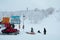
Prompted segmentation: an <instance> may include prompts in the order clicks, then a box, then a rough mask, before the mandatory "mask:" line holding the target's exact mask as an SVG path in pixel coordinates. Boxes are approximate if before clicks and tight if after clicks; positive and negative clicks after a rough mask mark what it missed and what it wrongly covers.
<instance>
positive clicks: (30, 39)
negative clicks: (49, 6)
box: [0, 12, 60, 40]
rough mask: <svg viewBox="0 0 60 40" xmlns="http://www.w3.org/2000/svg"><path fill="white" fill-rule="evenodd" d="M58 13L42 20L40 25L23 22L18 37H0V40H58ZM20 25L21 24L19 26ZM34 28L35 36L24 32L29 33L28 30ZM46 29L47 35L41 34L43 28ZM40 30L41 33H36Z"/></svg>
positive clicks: (59, 25)
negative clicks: (23, 26) (23, 24)
mask: <svg viewBox="0 0 60 40" xmlns="http://www.w3.org/2000/svg"><path fill="white" fill-rule="evenodd" d="M58 16H59V13H58V12H54V13H53V14H52V15H50V16H48V17H47V18H44V20H42V22H41V23H38V24H31V23H30V21H29V20H28V19H27V20H25V22H24V23H25V29H24V30H23V29H22V28H21V29H20V34H18V35H0V40H60V38H59V37H60V32H59V30H60V21H58V20H59V18H58ZM21 25H22V24H21ZM31 27H33V28H34V32H35V33H36V34H35V35H29V34H26V33H25V32H30V28H31ZM44 27H45V28H46V29H47V34H46V35H44V34H43V28H44ZM37 30H40V31H41V32H42V33H37Z"/></svg>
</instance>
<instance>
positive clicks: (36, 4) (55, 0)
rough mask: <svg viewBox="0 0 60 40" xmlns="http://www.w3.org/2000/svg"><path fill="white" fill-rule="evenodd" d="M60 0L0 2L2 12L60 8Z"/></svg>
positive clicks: (3, 0) (4, 0)
mask: <svg viewBox="0 0 60 40" xmlns="http://www.w3.org/2000/svg"><path fill="white" fill-rule="evenodd" d="M59 2H60V0H0V11H15V10H26V8H29V9H34V8H39V9H46V8H49V7H54V8H56V9H59V8H60V6H59V5H60V4H59Z"/></svg>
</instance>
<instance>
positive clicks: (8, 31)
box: [2, 23, 18, 33]
mask: <svg viewBox="0 0 60 40" xmlns="http://www.w3.org/2000/svg"><path fill="white" fill-rule="evenodd" d="M5 27H6V29H4V30H2V32H7V33H13V32H17V31H18V30H17V29H13V28H12V27H11V24H10V23H5Z"/></svg>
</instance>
